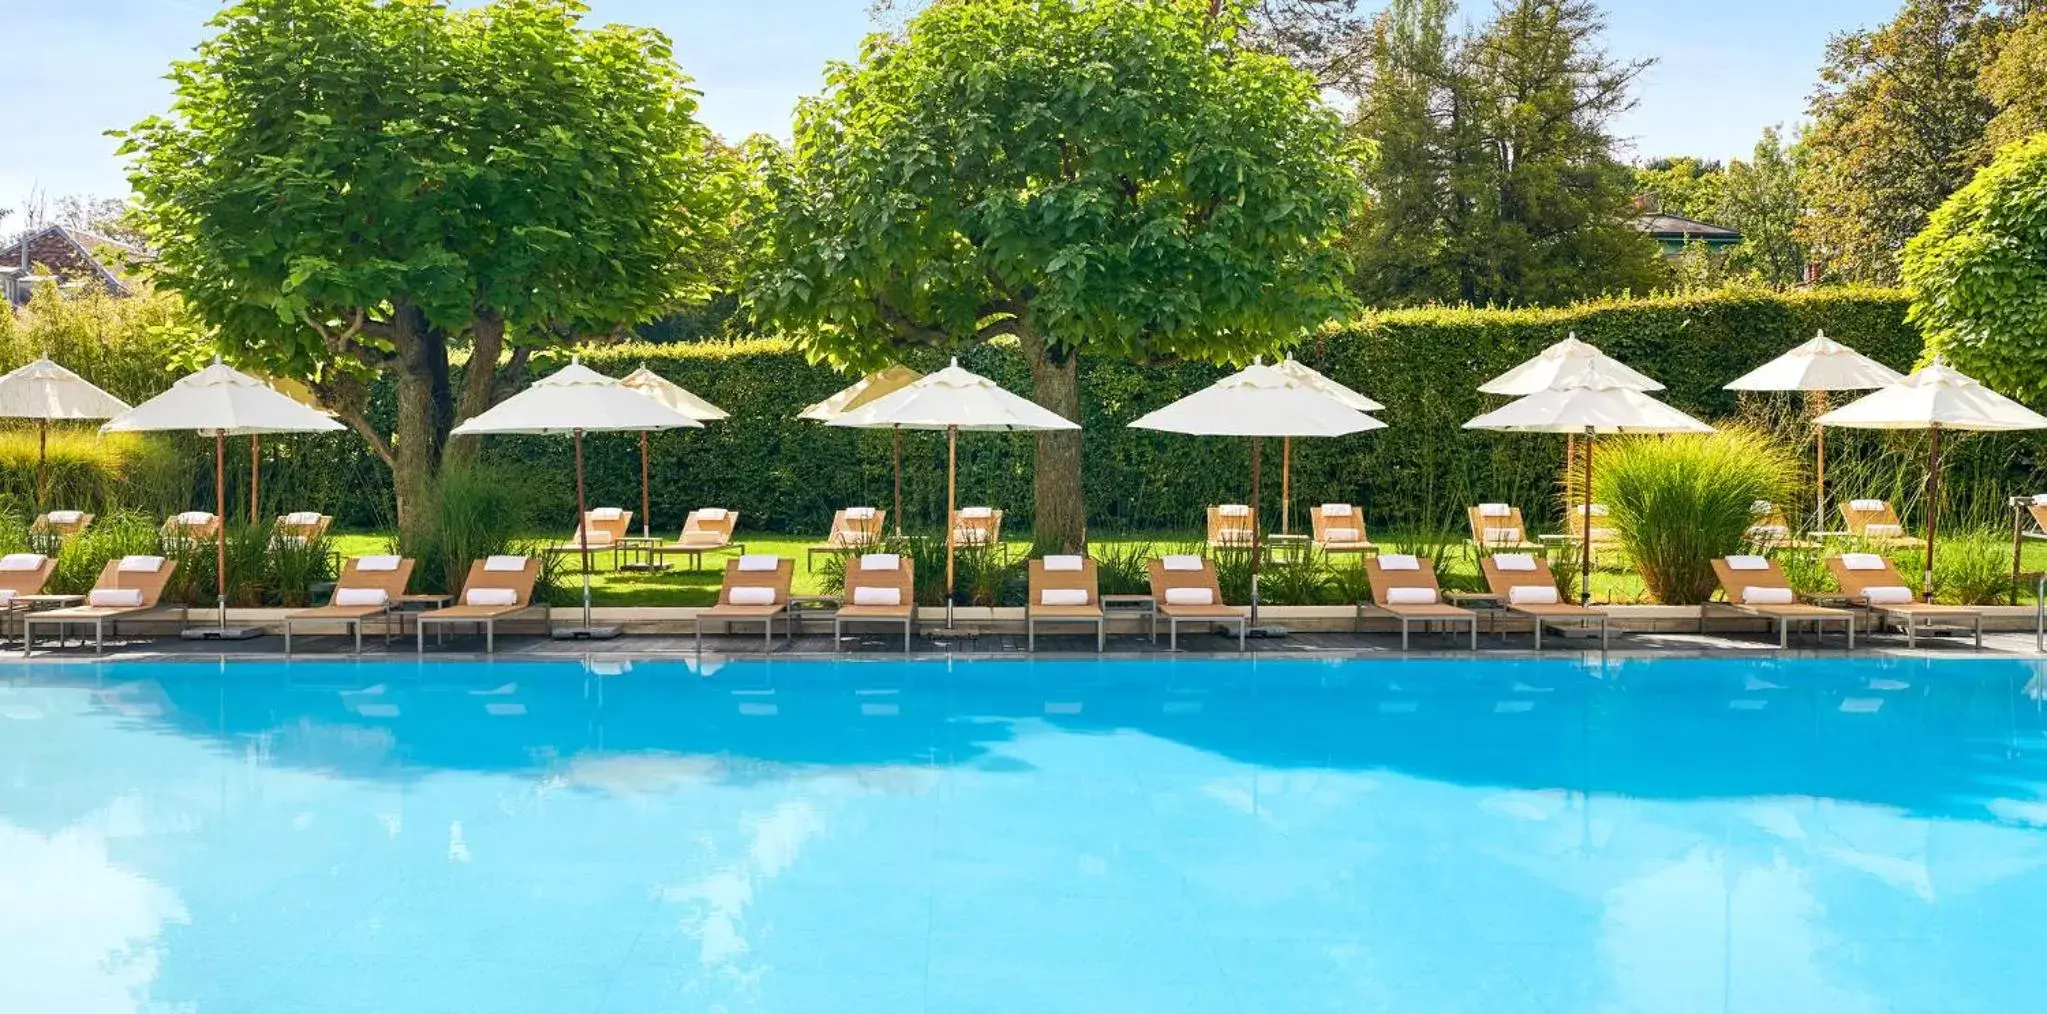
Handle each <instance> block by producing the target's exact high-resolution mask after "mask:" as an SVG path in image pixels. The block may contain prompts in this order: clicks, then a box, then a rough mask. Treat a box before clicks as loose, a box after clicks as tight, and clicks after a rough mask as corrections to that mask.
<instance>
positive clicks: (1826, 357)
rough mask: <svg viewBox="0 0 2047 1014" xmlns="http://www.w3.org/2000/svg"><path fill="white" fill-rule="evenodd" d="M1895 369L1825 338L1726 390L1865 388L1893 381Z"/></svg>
mask: <svg viewBox="0 0 2047 1014" xmlns="http://www.w3.org/2000/svg"><path fill="white" fill-rule="evenodd" d="M1903 379H1904V377H1903V375H1901V374H1900V373H1898V371H1896V370H1893V369H1891V368H1890V367H1888V366H1885V365H1884V364H1882V363H1879V362H1877V361H1876V360H1874V359H1871V358H1869V357H1868V356H1865V355H1863V354H1862V353H1860V352H1857V351H1855V350H1854V349H1851V348H1849V347H1848V346H1846V345H1843V344H1841V343H1840V342H1837V341H1835V340H1833V339H1832V338H1829V337H1827V333H1826V332H1825V331H1821V332H1820V333H1818V334H1816V335H1814V336H1813V337H1812V339H1811V340H1810V341H1807V342H1806V343H1804V344H1803V345H1800V346H1798V347H1797V348H1795V349H1792V350H1791V351H1789V352H1786V353H1784V354H1783V355H1781V356H1778V357H1777V358H1775V359H1772V360H1770V361H1769V362H1767V363H1764V364H1763V365H1761V366H1758V367H1756V368H1755V369H1753V370H1750V371H1749V372H1747V373H1745V374H1742V376H1741V378H1740V379H1738V380H1736V381H1735V382H1734V383H1731V384H1729V385H1727V390H1729V391H1867V390H1869V389H1871V388H1877V387H1883V386H1885V385H1887V384H1895V383H1897V382H1898V381H1900V380H1903Z"/></svg>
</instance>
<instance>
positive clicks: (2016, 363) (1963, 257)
mask: <svg viewBox="0 0 2047 1014" xmlns="http://www.w3.org/2000/svg"><path fill="white" fill-rule="evenodd" d="M1904 274H1905V281H1906V283H1907V284H1909V285H1910V286H1911V288H1912V310H1911V318H1910V319H1911V320H1912V322H1913V323H1915V324H1917V325H1919V327H1920V329H1921V330H1922V331H1923V332H1924V333H1925V334H1926V351H1927V353H1928V354H1929V355H1941V356H1946V357H1947V358H1948V359H1949V360H1950V361H1952V362H1953V363H1954V364H1955V365H1956V366H1957V367H1958V368H1960V369H1962V370H1963V371H1965V372H1967V373H1970V374H1973V375H1975V376H1977V377H1978V378H1980V379H1982V380H1983V382H1985V383H1987V384H1990V385H1991V386H1993V387H1997V388H1999V389H2001V390H2005V391H2008V392H2011V393H2013V394H2015V395H2017V396H2019V397H2023V398H2036V399H2037V398H2040V397H2043V396H2047V134H2036V135H2034V136H2033V137H2032V138H2031V139H2030V140H2027V141H2021V142H2019V143H2017V144H2014V145H2012V146H2010V147H2008V148H2005V149H2004V150H2003V151H2002V152H2000V153H1999V154H1998V156H1997V158H1996V159H1995V160H1994V161H1992V162H1991V163H1990V165H1989V167H1987V168H1985V169H1984V170H1983V171H1981V172H1979V173H1977V174H1976V177H1975V179H1974V180H1972V181H1971V182H1970V183H1969V185H1968V186H1965V187H1963V188H1962V189H1961V190H1960V191H1958V192H1957V193H1956V194H1955V195H1954V196H1953V197H1951V198H1949V199H1948V201H1947V203H1945V204H1943V205H1941V207H1940V209H1939V210H1938V211H1935V212H1934V213H1933V217H1932V220H1931V221H1929V222H1928V223H1927V226H1926V230H1925V231H1924V232H1922V233H1920V234H1919V235H1918V236H1916V237H1914V238H1913V239H1912V242H1911V243H1910V244H1909V245H1908V246H1906V248H1905V256H1904Z"/></svg>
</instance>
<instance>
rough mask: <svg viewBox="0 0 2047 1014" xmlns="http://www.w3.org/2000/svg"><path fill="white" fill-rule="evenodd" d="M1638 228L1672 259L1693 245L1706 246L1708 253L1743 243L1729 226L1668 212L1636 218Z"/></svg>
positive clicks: (1739, 236)
mask: <svg viewBox="0 0 2047 1014" xmlns="http://www.w3.org/2000/svg"><path fill="white" fill-rule="evenodd" d="M1635 228H1637V229H1640V230H1642V231H1643V232H1645V233H1648V234H1649V238H1650V239H1653V240H1655V241H1656V244H1657V245H1658V246H1660V247H1662V248H1663V255H1664V256H1665V257H1673V256H1676V255H1677V254H1681V253H1683V252H1684V251H1685V247H1687V246H1690V245H1691V244H1693V243H1703V244H1705V246H1706V252H1707V253H1723V252H1725V251H1726V250H1727V249H1729V248H1730V247H1734V246H1737V245H1739V244H1740V243H1741V233H1739V232H1736V231H1734V230H1733V229H1729V228H1727V227H1726V226H1720V225H1714V224H1713V223H1711V222H1701V221H1699V220H1697V219H1692V218H1686V217H1684V216H1683V215H1673V214H1670V213H1669V212H1665V211H1650V212H1645V213H1643V214H1640V215H1637V216H1635Z"/></svg>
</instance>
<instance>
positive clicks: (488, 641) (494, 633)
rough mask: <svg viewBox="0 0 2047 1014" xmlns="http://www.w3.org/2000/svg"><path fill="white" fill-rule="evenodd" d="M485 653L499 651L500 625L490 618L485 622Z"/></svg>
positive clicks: (492, 653)
mask: <svg viewBox="0 0 2047 1014" xmlns="http://www.w3.org/2000/svg"><path fill="white" fill-rule="evenodd" d="M483 653H484V654H486V655H495V654H497V653H498V625H497V624H496V623H493V622H491V621H489V620H485V621H484V623H483Z"/></svg>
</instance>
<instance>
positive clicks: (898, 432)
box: [894, 426, 903, 538]
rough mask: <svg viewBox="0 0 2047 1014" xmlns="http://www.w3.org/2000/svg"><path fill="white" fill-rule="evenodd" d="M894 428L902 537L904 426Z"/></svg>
mask: <svg viewBox="0 0 2047 1014" xmlns="http://www.w3.org/2000/svg"><path fill="white" fill-rule="evenodd" d="M894 429H895V458H896V535H897V537H899V538H900V537H901V536H902V534H903V428H902V427H901V426H897V427H894Z"/></svg>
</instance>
